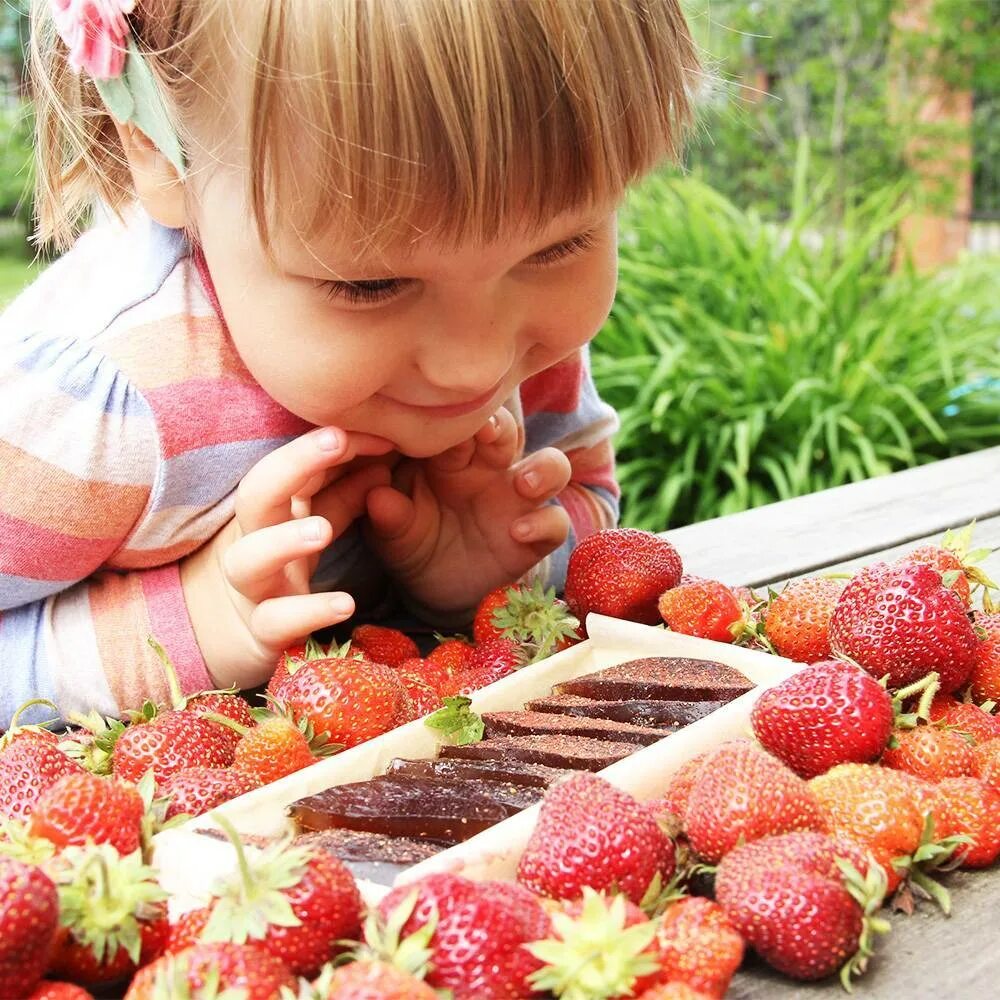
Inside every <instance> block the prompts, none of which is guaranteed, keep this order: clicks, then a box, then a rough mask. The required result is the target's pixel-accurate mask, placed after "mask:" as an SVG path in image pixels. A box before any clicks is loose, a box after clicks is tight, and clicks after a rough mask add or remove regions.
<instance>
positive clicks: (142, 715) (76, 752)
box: [59, 701, 158, 775]
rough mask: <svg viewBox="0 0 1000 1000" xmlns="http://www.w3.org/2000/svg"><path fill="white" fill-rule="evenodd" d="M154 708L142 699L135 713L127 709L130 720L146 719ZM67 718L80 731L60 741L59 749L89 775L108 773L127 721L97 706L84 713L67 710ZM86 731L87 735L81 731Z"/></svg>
mask: <svg viewBox="0 0 1000 1000" xmlns="http://www.w3.org/2000/svg"><path fill="white" fill-rule="evenodd" d="M157 711H158V709H157V707H156V705H154V704H153V703H152V702H151V701H146V702H143V706H142V708H141V709H140V710H139V711H138V712H127V713H126V714H127V715H128V716H131V717H132V721H133V722H135V721H138V722H148V721H149V720H150V719H152V718H154V717H155V716H156V714H157ZM66 718H67V721H69V722H71V723H73V725H75V726H77V727H78V728H79V729H80V731H81V733H80V735H77V736H71V737H69V738H67V739H64V740H60V742H59V749H60V750H62V752H63V753H64V754H66V756H67V757H70V758H72V759H73V760H75V761H76V762H77V763H78V764H80V765H82V766H83V767H85V768H86V769H87V770H88V771H90V773H91V774H101V775H107V774H110V773H111V757H112V755H113V754H114V752H115V744H116V743H117V742H118V738H119V737H120V736H121V735H122V733H124V732H125V727H126V724H125V723H124V722H123V721H122V720H121V719H114V718H112V717H111V716H109V715H101V713H100V712H98V711H97V710H96V709H91V711H89V712H86V713H83V712H70V713H69V714H68V715H67V716H66ZM83 733H87V734H89V737H85V736H83V735H82V734H83Z"/></svg>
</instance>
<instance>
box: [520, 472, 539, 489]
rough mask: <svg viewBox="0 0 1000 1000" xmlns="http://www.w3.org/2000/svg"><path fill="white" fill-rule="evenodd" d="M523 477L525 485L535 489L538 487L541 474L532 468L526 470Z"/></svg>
mask: <svg viewBox="0 0 1000 1000" xmlns="http://www.w3.org/2000/svg"><path fill="white" fill-rule="evenodd" d="M521 478H522V479H523V480H524V485H525V486H527V487H528V489H529V490H534V489H537V488H538V483H539V481H540V479H539V475H538V473H537V472H535V471H534V470H532V469H529V470H528V471H527V472H525V473H524V474H523V475H522V476H521Z"/></svg>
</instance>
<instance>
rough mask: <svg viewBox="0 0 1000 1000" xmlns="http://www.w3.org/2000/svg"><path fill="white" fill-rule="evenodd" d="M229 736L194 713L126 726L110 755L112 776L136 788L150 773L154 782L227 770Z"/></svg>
mask: <svg viewBox="0 0 1000 1000" xmlns="http://www.w3.org/2000/svg"><path fill="white" fill-rule="evenodd" d="M232 762H233V742H232V739H231V733H229V732H227V730H226V728H225V727H224V726H221V725H219V724H218V723H216V722H209V721H208V720H207V719H203V718H201V716H200V715H199V714H198V713H196V712H185V711H177V710H174V711H169V712H163V713H161V714H160V715H157V716H155V717H154V718H153V719H152V720H151V721H150V722H138V723H135V724H134V725H131V726H129V727H128V728H127V729H126V730H125V732H123V733H122V734H121V735H120V736H119V737H118V740H117V741H116V743H115V748H114V751H113V752H112V755H111V768H112V771H113V773H114V776H115V777H116V778H118V779H119V780H121V781H131V782H132V783H133V784H138V782H139V781H140V780H141V779H142V776H143V775H144V774H145V773H146V772H147V771H148V770H149V769H150V768H152V770H153V776H154V777H155V779H156V781H157V782H160V781H163V780H164V779H165V778H168V777H170V775H171V774H175V773H176V772H177V771H182V770H184V768H187V767H229V765H230V764H232Z"/></svg>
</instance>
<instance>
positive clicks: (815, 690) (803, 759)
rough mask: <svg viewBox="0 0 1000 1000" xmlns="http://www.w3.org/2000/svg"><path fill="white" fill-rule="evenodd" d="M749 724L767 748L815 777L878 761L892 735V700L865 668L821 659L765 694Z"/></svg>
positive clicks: (803, 773)
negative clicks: (851, 764)
mask: <svg viewBox="0 0 1000 1000" xmlns="http://www.w3.org/2000/svg"><path fill="white" fill-rule="evenodd" d="M750 722H751V725H752V726H753V733H754V736H756V737H757V739H758V740H760V742H761V745H762V746H763V747H764V749H765V750H767V751H768V752H769V753H771V754H774V756H775V757H777V758H778V759H779V760H781V761H783V762H784V763H785V764H787V765H788V766H789V767H790V768H791V769H792V770H793V771H794V772H795V773H796V774H798V775H800V776H801V777H803V778H812V777H815V776H816V775H817V774H822V773H823V772H824V771H828V770H830V768H831V767H833V766H834V765H835V764H846V763H848V762H855V763H866V762H867V761H870V760H875V759H876V758H877V757H878V756H879V754H880V753H881V752H882V751H883V750H884V749H885V746H886V744H887V743H888V742H889V736H890V734H891V733H892V725H893V707H892V699H891V698H890V697H889V692H888V691H886V689H885V688H884V687H882V685H881V684H879V683H878V682H877V681H876V680H874V678H872V677H871V675H870V674H867V673H865V671H863V670H860V669H858V668H857V667H855V666H853V665H851V664H848V663H844V662H842V661H840V660H821V661H820V662H818V663H814V664H813V665H812V666H808V667H805V668H803V669H802V670H799V671H798V672H797V673H795V674H793V675H792V676H791V677H789V678H787V679H786V680H783V681H781V683H779V684H775V685H774V687H770V688H767V689H766V690H765V691H763V692H761V695H760V697H759V698H758V699H757V702H756V704H755V705H754V707H753V710H752V711H751V713H750Z"/></svg>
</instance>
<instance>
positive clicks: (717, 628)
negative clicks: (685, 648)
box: [657, 580, 743, 642]
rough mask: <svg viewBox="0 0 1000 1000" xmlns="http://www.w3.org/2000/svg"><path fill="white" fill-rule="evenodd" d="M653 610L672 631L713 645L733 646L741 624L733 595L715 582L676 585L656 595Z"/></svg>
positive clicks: (741, 615)
mask: <svg viewBox="0 0 1000 1000" xmlns="http://www.w3.org/2000/svg"><path fill="white" fill-rule="evenodd" d="M657 607H658V608H659V612H660V617H661V618H662V619H663V620H664V622H666V624H667V625H668V626H669V627H670V629H671V630H672V631H674V632H681V633H683V634H684V635H696V636H698V637H699V638H701V639H714V640H715V641H716V642H733V640H734V639H735V638H736V632H737V631H739V629H740V625H741V623H742V622H743V610H742V608H740V604H739V601H738V600H737V599H736V595H735V594H734V593H733V592H732V591H731V590H730V589H729V588H728V587H727V586H726V585H725V584H724V583H720V582H719V581H718V580H696V581H694V582H691V583H679V584H678V585H677V586H676V587H672V588H671V589H670V590H665V591H664V592H663V593H662V594H661V595H660V599H659V601H658V603H657Z"/></svg>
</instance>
